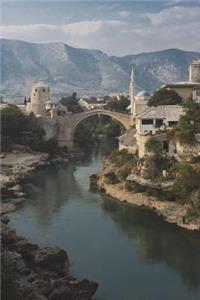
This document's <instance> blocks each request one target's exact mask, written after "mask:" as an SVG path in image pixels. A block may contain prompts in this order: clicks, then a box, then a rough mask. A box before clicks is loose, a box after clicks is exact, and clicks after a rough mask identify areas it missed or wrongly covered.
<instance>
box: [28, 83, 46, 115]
mask: <svg viewBox="0 0 200 300" xmlns="http://www.w3.org/2000/svg"><path fill="white" fill-rule="evenodd" d="M49 100H50V89H49V86H48V85H46V84H44V83H42V82H39V83H37V84H36V85H34V86H33V87H32V89H31V98H30V102H27V105H26V110H27V111H28V112H29V113H31V112H33V113H34V115H36V116H38V115H40V116H45V115H46V109H45V103H46V102H48V101H49Z"/></svg>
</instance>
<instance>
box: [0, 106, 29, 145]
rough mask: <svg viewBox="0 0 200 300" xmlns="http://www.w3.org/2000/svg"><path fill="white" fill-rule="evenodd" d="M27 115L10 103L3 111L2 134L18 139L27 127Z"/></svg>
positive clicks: (14, 140) (14, 139)
mask: <svg viewBox="0 0 200 300" xmlns="http://www.w3.org/2000/svg"><path fill="white" fill-rule="evenodd" d="M27 126H28V122H27V117H26V116H25V115H24V114H23V113H22V112H21V111H20V109H19V108H18V107H17V106H16V105H13V104H12V105H9V106H8V107H5V108H4V109H3V110H2V111H1V135H2V136H4V137H9V138H11V139H12V141H13V142H16V141H18V140H19V139H20V138H21V136H22V132H23V131H25V130H26V129H27Z"/></svg>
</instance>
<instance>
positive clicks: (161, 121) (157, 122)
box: [155, 119, 163, 128]
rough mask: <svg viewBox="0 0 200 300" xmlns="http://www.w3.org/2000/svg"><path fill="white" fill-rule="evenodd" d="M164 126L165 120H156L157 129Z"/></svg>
mask: <svg viewBox="0 0 200 300" xmlns="http://www.w3.org/2000/svg"><path fill="white" fill-rule="evenodd" d="M162 125H163V119H156V125H155V126H156V128H159V127H161V126H162Z"/></svg>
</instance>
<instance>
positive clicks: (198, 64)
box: [189, 59, 200, 83]
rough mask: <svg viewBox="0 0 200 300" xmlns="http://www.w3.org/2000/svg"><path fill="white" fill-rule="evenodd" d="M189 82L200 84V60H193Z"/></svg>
mask: <svg viewBox="0 0 200 300" xmlns="http://www.w3.org/2000/svg"><path fill="white" fill-rule="evenodd" d="M189 81H190V82H198V83H200V59H199V60H193V61H192V63H191V64H190V66H189Z"/></svg>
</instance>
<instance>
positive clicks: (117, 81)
mask: <svg viewBox="0 0 200 300" xmlns="http://www.w3.org/2000/svg"><path fill="white" fill-rule="evenodd" d="M0 49H1V74H0V80H1V95H2V96H4V97H6V98H11V99H13V100H16V99H20V98H23V97H24V96H29V95H30V88H31V86H32V85H33V84H34V83H36V82H38V81H44V82H45V83H47V84H48V85H49V86H50V87H51V95H52V98H55V99H59V98H60V97H62V96H63V95H69V94H71V93H72V92H78V94H80V95H97V94H109V93H113V92H124V91H128V86H129V81H130V73H131V68H132V66H133V67H134V70H135V77H136V87H137V90H138V91H139V90H148V91H151V92H152V91H154V90H155V89H157V88H159V87H160V86H161V85H162V84H164V83H171V82H177V81H185V80H187V79H188V66H189V63H190V62H191V61H192V60H193V59H200V52H189V51H183V50H179V49H167V50H162V51H156V52H150V53H141V54H136V55H126V56H123V57H117V56H109V55H107V54H106V53H104V52H102V51H99V50H90V49H81V48H74V47H71V46H69V45H67V44H64V43H48V44H40V43H37V44H36V43H29V42H24V41H18V40H7V39H0Z"/></svg>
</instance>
